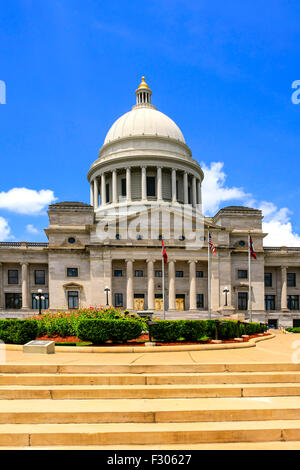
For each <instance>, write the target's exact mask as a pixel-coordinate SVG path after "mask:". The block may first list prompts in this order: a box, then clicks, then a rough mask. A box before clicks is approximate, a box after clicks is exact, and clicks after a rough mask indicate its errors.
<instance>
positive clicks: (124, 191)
mask: <svg viewBox="0 0 300 470" xmlns="http://www.w3.org/2000/svg"><path fill="white" fill-rule="evenodd" d="M121 193H122V196H124V197H125V196H126V178H122V179H121Z"/></svg>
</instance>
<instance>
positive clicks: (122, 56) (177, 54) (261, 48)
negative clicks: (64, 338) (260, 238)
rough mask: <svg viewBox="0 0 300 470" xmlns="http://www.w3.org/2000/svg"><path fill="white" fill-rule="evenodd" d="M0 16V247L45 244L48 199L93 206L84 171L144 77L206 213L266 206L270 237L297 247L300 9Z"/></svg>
mask: <svg viewBox="0 0 300 470" xmlns="http://www.w3.org/2000/svg"><path fill="white" fill-rule="evenodd" d="M0 7H1V9H0V12H1V13H0V43H1V48H0V80H2V81H4V82H5V84H6V92H7V94H6V104H5V105H2V104H1V105H0V125H1V127H0V129H1V131H0V148H1V172H0V238H1V239H2V240H5V239H7V240H8V239H15V240H29V241H43V240H46V236H45V234H44V233H43V228H45V227H47V215H46V209H47V204H48V202H49V201H51V199H53V198H54V197H55V198H57V201H64V200H78V201H84V202H89V185H88V182H87V179H86V174H87V171H88V169H89V167H90V165H91V163H92V162H93V161H94V160H95V159H96V158H97V153H98V151H99V149H100V147H101V145H102V143H103V140H104V137H105V134H106V132H107V131H108V129H109V127H110V126H111V125H112V123H113V122H114V120H115V119H117V118H118V117H119V116H120V115H121V114H123V113H125V112H127V111H128V110H129V109H130V108H131V106H132V105H133V104H134V103H135V95H134V90H135V89H136V87H137V85H138V84H139V82H140V78H141V76H142V75H145V76H146V80H147V83H148V84H149V85H150V86H151V89H152V91H153V104H154V105H155V106H156V107H157V108H158V109H159V110H160V111H162V112H164V113H166V114H167V115H169V116H170V117H171V118H172V119H174V120H175V122H176V123H177V124H178V125H179V127H180V128H181V130H182V132H183V134H184V136H185V139H186V141H187V143H188V145H189V146H190V147H191V149H192V152H193V157H194V158H195V159H197V160H198V161H199V163H202V164H203V167H204V169H205V171H206V175H207V178H206V184H204V188H203V190H204V191H205V194H204V200H206V213H207V214H212V213H213V212H214V210H215V209H216V208H219V207H222V206H225V205H229V204H251V205H253V206H254V207H260V208H262V209H263V210H264V214H265V216H266V218H265V221H266V225H265V229H268V230H271V231H273V232H272V233H273V239H272V240H270V241H273V243H274V244H299V245H300V238H299V236H298V235H297V234H300V206H299V204H298V201H299V197H300V188H299V183H298V181H299V174H298V171H299V163H298V158H299V157H298V155H299V148H300V133H299V123H300V104H299V105H295V104H293V103H292V101H291V96H292V93H293V91H294V90H292V83H293V82H294V81H295V80H297V79H300V71H299V46H300V28H299V20H300V2H299V1H296V0H294V1H288V0H282V1H280V0H271V1H268V2H264V1H258V0H252V1H248V0H244V1H243V2H240V1H230V0H228V1H227V2H224V1H201V0H200V1H197V2H194V1H189V0H185V1H179V0H178V1H176V0H172V1H171V0H170V1H168V0H159V1H156V0H149V1H148V2H142V3H141V2H137V1H135V0H133V1H131V2H125V1H121V0H118V1H117V0H109V1H101V0H62V1H55V0H51V1H50V0H9V1H5V0H0ZM16 188H25V190H24V189H23V190H21V189H16ZM28 190H31V191H28ZM41 190H43V192H42V193H40V191H41ZM20 212H21V213H20Z"/></svg>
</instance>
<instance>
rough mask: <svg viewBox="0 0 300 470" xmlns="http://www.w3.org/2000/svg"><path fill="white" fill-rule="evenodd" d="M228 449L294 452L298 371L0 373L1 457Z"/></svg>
mask: <svg viewBox="0 0 300 470" xmlns="http://www.w3.org/2000/svg"><path fill="white" fill-rule="evenodd" d="M235 445H236V448H243V446H244V448H249V446H250V448H284V446H287V447H288V446H291V445H292V446H293V447H292V448H300V365H299V364H290V363H289V364H227V365H223V364H175V365H172V364H161V365H160V364H152V365H151V364H149V365H135V364H132V365H25V364H23V365H9V364H5V365H0V446H1V448H2V449H3V448H24V447H25V448H39V447H42V448H53V449H54V448H59V447H63V448H74V447H76V448H81V447H82V448H103V449H105V448H110V446H112V447H111V448H114V449H117V448H119V449H121V448H132V449H135V448H150V449H151V448H160V449H162V448H166V449H168V448H178V449H179V448H181V449H184V448H186V449H189V448H199V449H201V448H218V446H219V447H220V446H221V447H222V448H234V446H235ZM174 446H175V447H174ZM241 446H242V447H241Z"/></svg>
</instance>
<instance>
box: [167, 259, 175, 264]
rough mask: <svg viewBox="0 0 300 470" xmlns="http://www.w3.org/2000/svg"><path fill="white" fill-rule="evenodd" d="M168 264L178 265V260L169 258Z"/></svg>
mask: <svg viewBox="0 0 300 470" xmlns="http://www.w3.org/2000/svg"><path fill="white" fill-rule="evenodd" d="M168 263H176V259H172V258H168Z"/></svg>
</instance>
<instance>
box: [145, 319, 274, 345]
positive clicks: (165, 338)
mask: <svg viewBox="0 0 300 470" xmlns="http://www.w3.org/2000/svg"><path fill="white" fill-rule="evenodd" d="M217 324H218V339H224V340H227V339H232V338H236V337H238V336H241V335H244V334H247V335H254V334H257V333H264V332H265V331H266V329H267V327H266V325H264V324H260V323H240V324H238V322H237V321H233V320H222V321H217V322H216V320H169V321H168V320H158V321H157V323H156V324H155V325H152V326H151V335H152V337H153V339H155V340H156V341H159V342H162V343H163V342H164V343H169V342H178V341H183V340H185V341H199V340H200V339H201V338H202V337H205V336H206V337H208V338H211V339H215V338H216V325H217ZM239 333H240V335H239Z"/></svg>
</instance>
